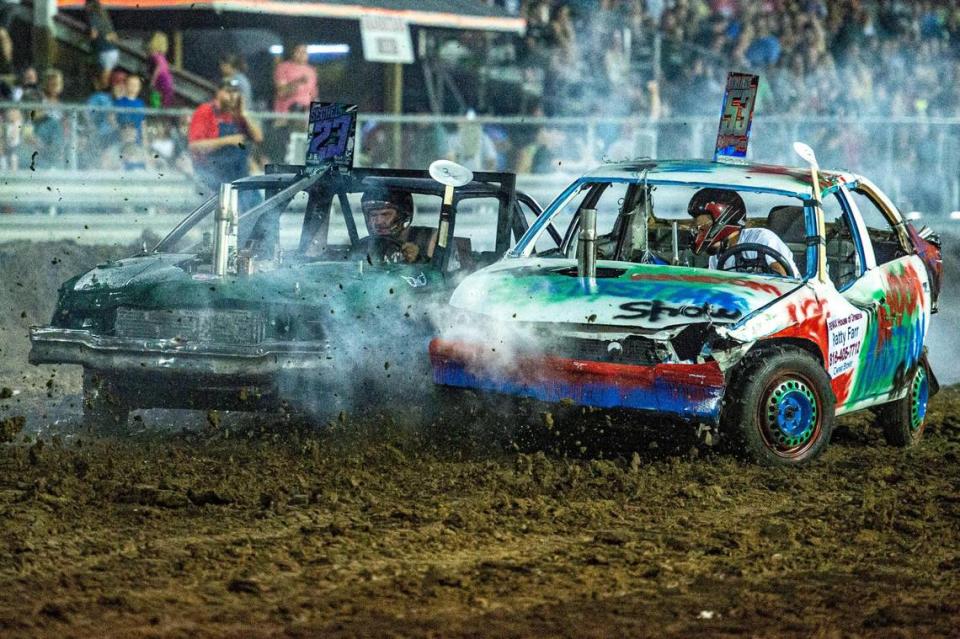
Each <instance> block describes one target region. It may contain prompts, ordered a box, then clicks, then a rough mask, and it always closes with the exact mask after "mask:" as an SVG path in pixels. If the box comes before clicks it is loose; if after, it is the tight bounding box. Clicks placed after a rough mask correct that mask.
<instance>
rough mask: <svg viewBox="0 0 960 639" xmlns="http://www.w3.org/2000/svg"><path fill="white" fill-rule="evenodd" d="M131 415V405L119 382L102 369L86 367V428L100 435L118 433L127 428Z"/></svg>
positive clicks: (84, 421)
mask: <svg viewBox="0 0 960 639" xmlns="http://www.w3.org/2000/svg"><path fill="white" fill-rule="evenodd" d="M129 416H130V405H129V403H128V402H127V401H125V398H124V397H123V394H122V393H121V392H120V390H119V389H118V388H117V384H116V383H115V382H114V381H113V380H111V379H110V377H109V376H107V375H105V374H104V373H101V372H100V371H94V370H89V369H84V371H83V427H84V429H86V430H88V431H91V432H93V433H95V434H98V435H116V434H119V433H121V432H124V431H125V430H126V427H127V418H128V417H129Z"/></svg>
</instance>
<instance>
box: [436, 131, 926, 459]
mask: <svg viewBox="0 0 960 639" xmlns="http://www.w3.org/2000/svg"><path fill="white" fill-rule="evenodd" d="M800 146H802V145H800ZM807 150H809V149H807ZM811 155H812V153H811ZM813 184H816V187H815V188H812V185H813ZM551 223H552V224H554V225H556V226H557V227H558V228H566V233H565V235H564V237H563V241H562V244H561V245H560V247H559V248H555V247H554V246H552V245H551V244H550V243H549V240H550V238H549V235H548V233H547V229H548V224H551ZM940 278H941V254H940V248H939V241H938V239H937V237H936V236H934V235H933V234H932V233H930V232H929V230H927V229H922V230H917V229H915V228H914V227H913V226H912V225H911V224H908V223H906V222H905V221H904V219H903V217H902V216H901V214H900V212H899V211H898V210H897V207H896V206H894V204H893V203H892V202H891V201H890V199H889V198H888V197H887V196H886V195H884V193H883V192H882V191H881V190H880V189H878V188H877V187H876V186H874V185H873V184H872V183H871V182H870V181H869V180H867V179H865V178H863V177H860V176H858V175H853V174H851V173H844V172H833V171H830V172H823V173H819V174H818V173H817V169H816V166H815V158H814V159H813V160H812V163H811V167H810V169H795V168H785V167H780V166H767V165H759V164H749V163H733V162H708V161H638V162H631V163H619V164H609V165H605V166H602V167H600V168H598V169H596V170H594V171H592V172H590V173H588V174H586V175H585V176H583V177H582V178H580V179H578V180H576V181H575V182H574V183H573V184H571V185H570V186H569V188H567V189H566V190H565V191H564V192H563V193H562V194H561V195H560V196H559V197H558V198H557V199H556V201H554V202H553V204H551V205H550V206H549V207H548V208H547V209H546V211H545V212H544V214H543V215H542V216H541V217H540V218H539V220H538V221H537V222H536V223H535V224H534V225H533V226H532V227H531V228H530V230H529V231H528V232H527V233H526V235H525V236H524V237H523V238H522V239H521V240H520V242H519V243H518V244H517V246H516V247H515V248H513V249H512V250H511V251H510V252H509V253H508V254H507V256H506V257H505V258H504V259H503V260H501V261H499V262H497V263H496V264H493V265H491V266H489V267H486V268H484V269H482V270H480V271H478V272H477V273H474V274H473V275H471V276H469V277H467V278H466V279H465V280H464V281H463V282H462V283H461V284H460V285H459V287H458V288H457V289H456V291H455V292H454V294H453V296H452V300H451V306H452V308H451V313H452V314H453V315H454V317H455V319H454V320H453V321H451V322H450V326H449V327H447V328H446V329H445V330H444V331H443V332H442V333H441V334H440V335H439V337H437V338H436V339H434V340H433V341H432V342H431V344H430V358H431V363H432V366H433V370H434V379H435V381H436V383H437V384H439V385H441V386H445V387H448V388H451V389H453V388H461V389H464V388H466V389H475V390H478V391H488V392H493V393H500V394H507V395H513V396H521V397H528V398H535V399H537V400H541V401H546V402H565V403H568V402H573V403H574V404H577V405H582V406H591V407H600V408H622V409H636V410H638V411H650V412H653V413H655V414H658V415H662V416H668V417H671V418H679V419H680V420H683V421H687V422H694V423H698V424H704V425H707V426H708V427H710V428H711V429H716V430H717V431H719V432H718V434H720V435H721V438H722V439H724V438H725V439H726V441H727V442H733V443H734V444H735V448H734V450H739V451H743V452H745V453H746V454H748V456H750V457H751V458H753V459H754V460H756V461H758V462H760V463H766V464H771V465H796V464H802V463H804V462H807V461H809V460H811V459H813V458H814V457H816V456H817V455H818V454H819V453H820V452H822V451H823V449H824V447H825V446H826V445H827V443H828V441H829V438H830V434H831V430H832V427H833V424H834V419H835V417H836V416H837V415H842V414H845V413H849V412H851V411H855V410H860V409H864V408H873V409H876V410H877V411H878V412H879V414H880V419H881V420H882V423H883V427H884V432H885V434H886V437H887V439H888V440H889V442H890V443H891V444H894V445H898V446H909V445H911V444H913V443H915V442H917V441H918V440H919V438H920V437H921V434H922V432H923V428H924V417H925V413H926V409H927V401H928V399H929V397H930V396H931V395H933V394H934V393H935V392H936V391H937V388H938V386H937V382H936V380H935V378H934V376H933V373H932V371H931V370H930V366H929V364H928V362H927V357H926V349H925V345H924V338H925V336H926V335H927V329H928V326H929V322H930V316H931V314H932V313H934V312H935V311H936V308H937V298H938V295H939V291H940ZM451 392H452V393H454V394H455V393H456V391H455V390H451ZM668 421H671V420H668Z"/></svg>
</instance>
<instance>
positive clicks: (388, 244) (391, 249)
mask: <svg viewBox="0 0 960 639" xmlns="http://www.w3.org/2000/svg"><path fill="white" fill-rule="evenodd" d="M353 254H354V255H363V256H366V257H369V258H370V260H371V261H373V262H374V263H376V264H397V263H400V262H405V261H406V259H405V258H404V256H403V240H401V239H399V238H396V237H392V236H390V235H368V236H367V237H365V238H363V239H362V240H360V244H359V245H358V246H357V248H356V249H354V251H353Z"/></svg>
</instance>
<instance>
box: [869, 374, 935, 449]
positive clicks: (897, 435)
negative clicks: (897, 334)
mask: <svg viewBox="0 0 960 639" xmlns="http://www.w3.org/2000/svg"><path fill="white" fill-rule="evenodd" d="M929 399H930V378H929V375H928V374H927V369H926V367H925V366H923V365H922V364H921V365H920V366H918V367H917V370H916V372H914V374H913V378H912V379H911V380H910V392H908V393H907V395H906V397H904V398H903V399H898V400H897V401H895V402H892V403H890V404H887V405H886V406H883V407H882V408H881V410H880V414H879V420H880V422H881V423H882V424H883V435H884V437H885V438H886V440H887V443H888V444H890V445H891V446H900V447H909V446H913V445H915V444H917V443H918V442H919V441H920V439H921V438H922V437H923V429H924V427H925V426H926V418H927V402H928V401H929Z"/></svg>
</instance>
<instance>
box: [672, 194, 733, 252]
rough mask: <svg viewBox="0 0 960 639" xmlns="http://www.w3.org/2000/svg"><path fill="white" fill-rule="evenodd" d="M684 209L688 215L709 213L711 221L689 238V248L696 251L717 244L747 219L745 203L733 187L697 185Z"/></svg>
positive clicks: (698, 215) (721, 242)
mask: <svg viewBox="0 0 960 639" xmlns="http://www.w3.org/2000/svg"><path fill="white" fill-rule="evenodd" d="M687 212H688V213H689V214H690V216H691V217H693V218H697V217H700V216H701V215H709V216H710V217H711V218H712V219H713V222H712V223H711V224H710V225H709V226H705V227H703V228H698V229H697V236H696V238H694V241H693V252H694V254H695V255H700V253H701V252H702V251H703V250H704V249H710V248H712V247H716V248H718V249H719V248H721V247H722V246H723V245H724V243H725V242H726V240H727V238H729V237H730V236H731V235H733V234H734V233H737V232H739V231H740V230H741V229H743V227H744V226H745V225H746V222H747V207H746V205H745V204H744V203H743V198H742V197H740V194H739V193H737V192H736V191H730V190H727V189H714V188H708V189H700V190H699V191H697V192H696V193H694V194H693V197H692V198H690V204H688V205H687Z"/></svg>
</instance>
